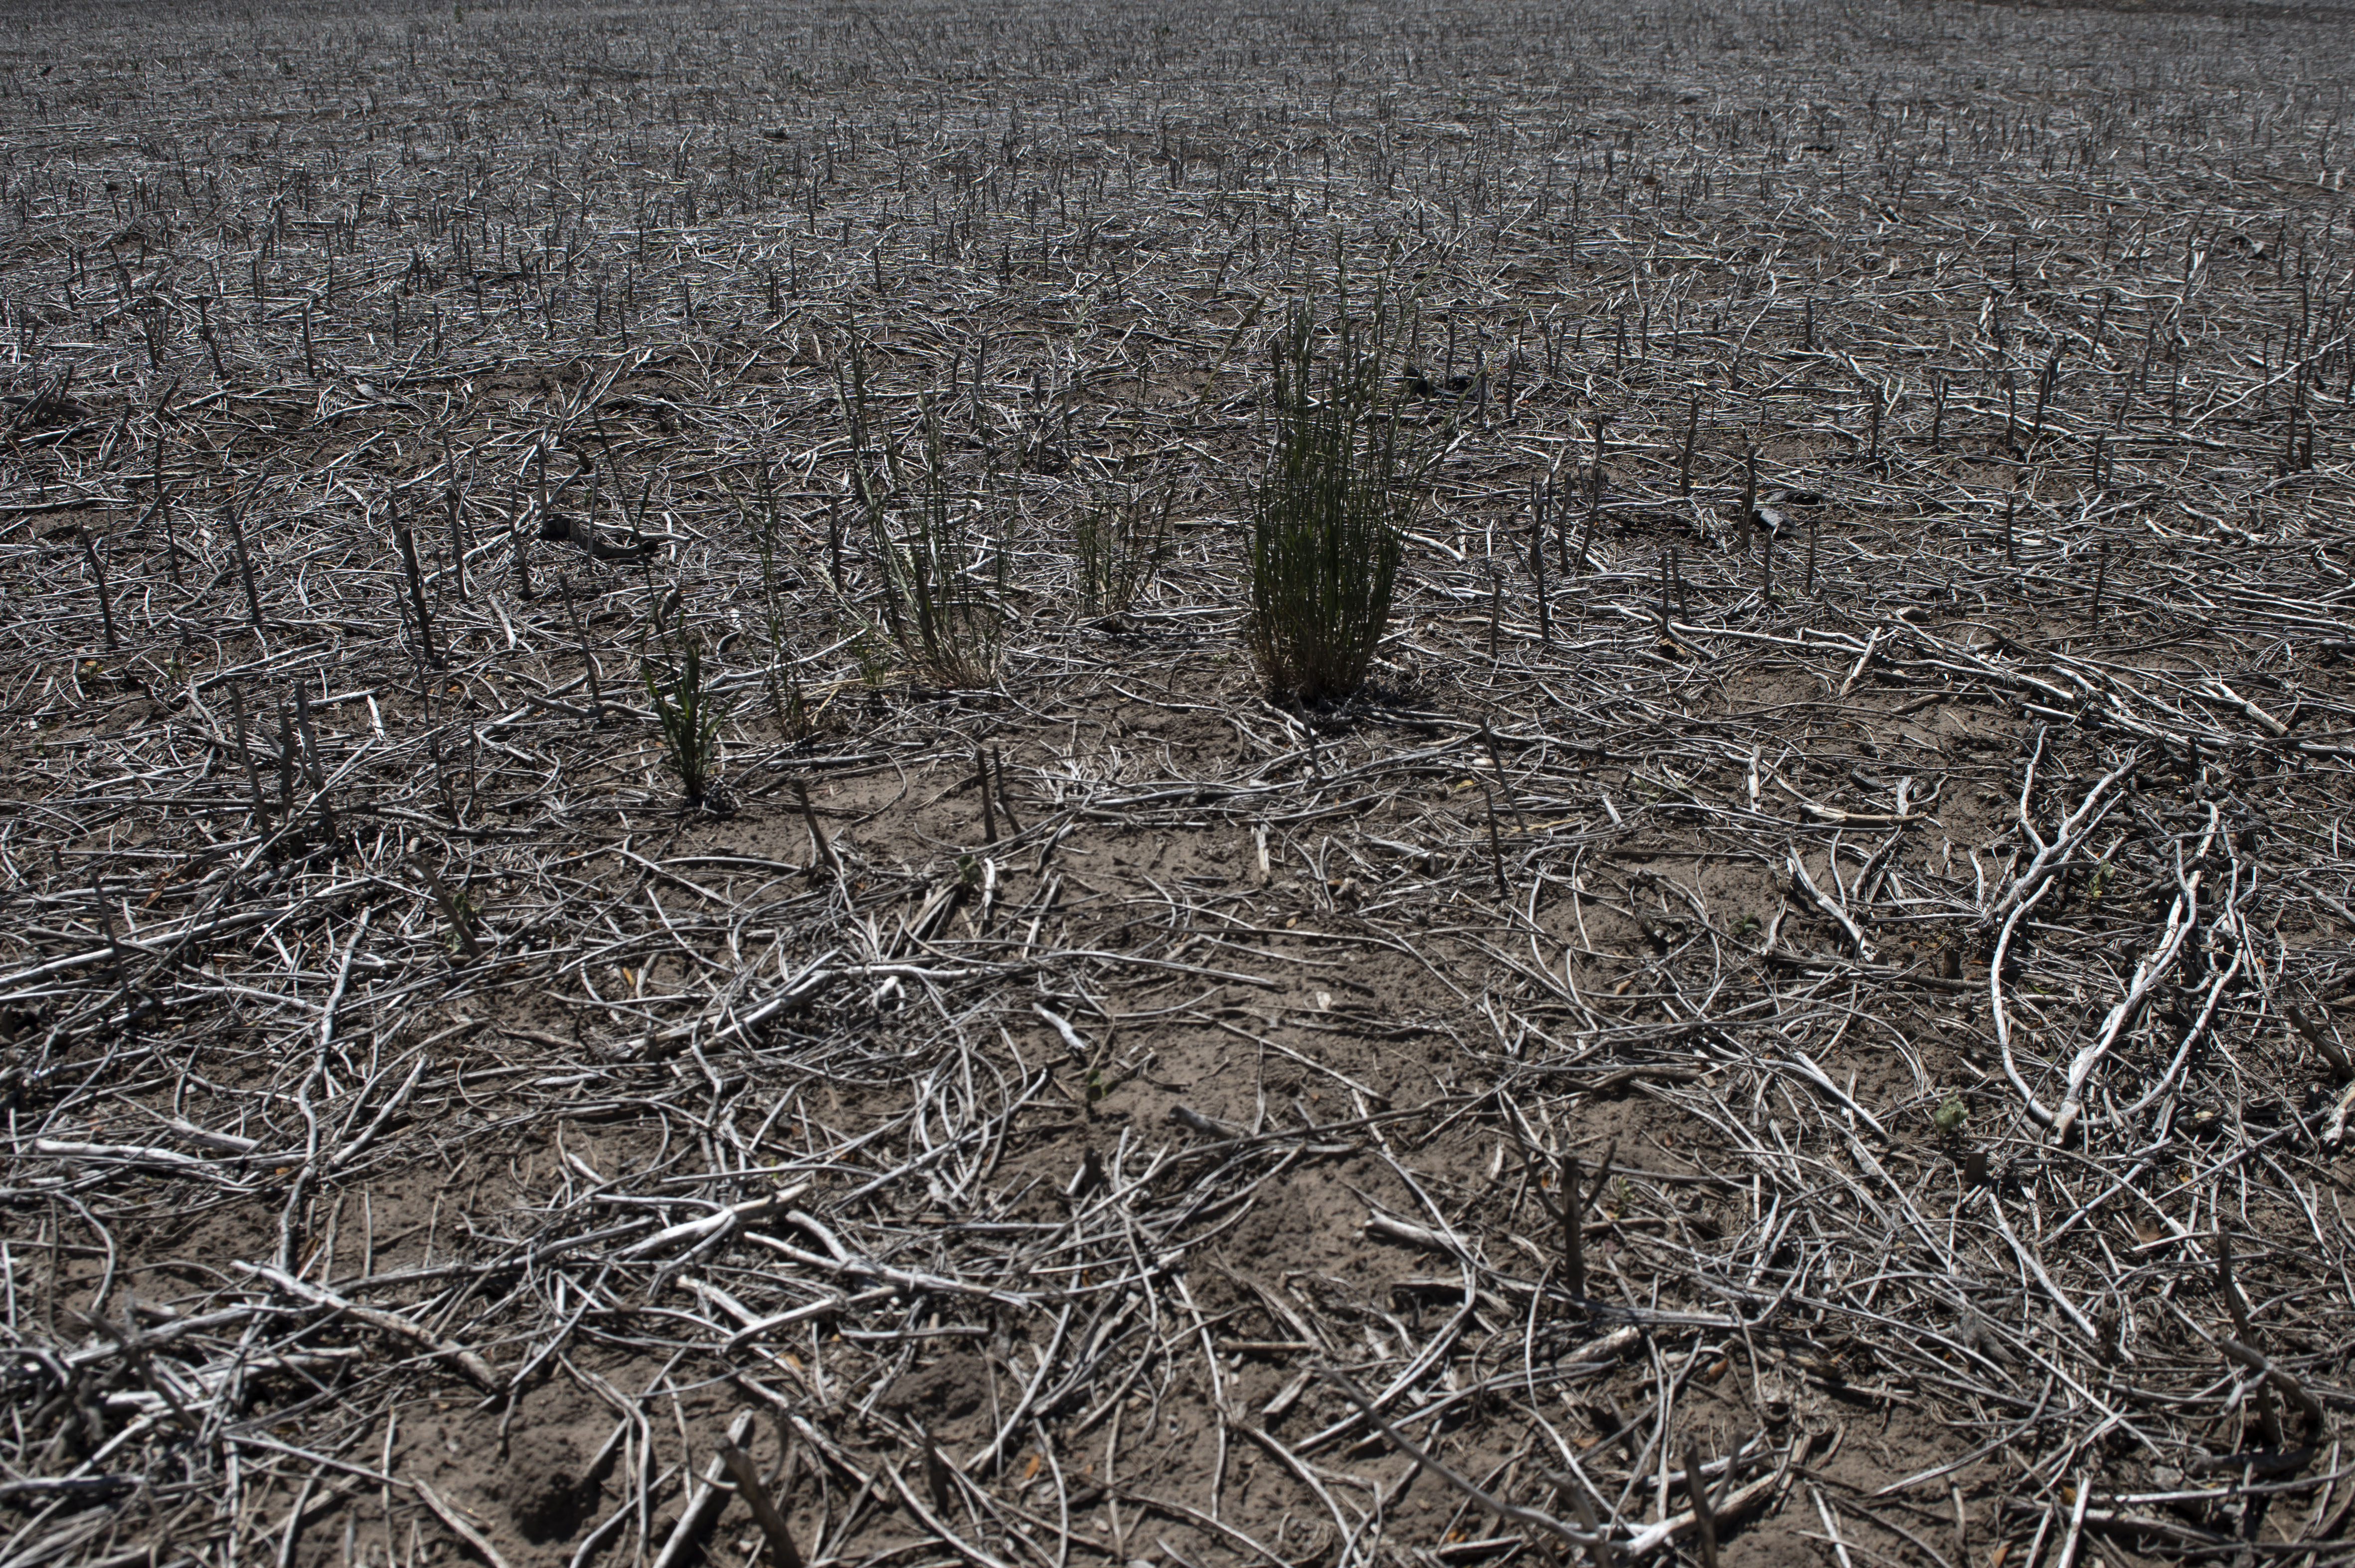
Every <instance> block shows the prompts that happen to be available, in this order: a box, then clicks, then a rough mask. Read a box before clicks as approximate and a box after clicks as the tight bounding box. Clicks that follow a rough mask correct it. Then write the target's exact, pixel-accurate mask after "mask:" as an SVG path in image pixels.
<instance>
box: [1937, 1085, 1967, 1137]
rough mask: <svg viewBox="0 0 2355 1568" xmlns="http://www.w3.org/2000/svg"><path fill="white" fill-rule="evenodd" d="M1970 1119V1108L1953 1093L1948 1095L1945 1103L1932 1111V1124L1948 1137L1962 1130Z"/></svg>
mask: <svg viewBox="0 0 2355 1568" xmlns="http://www.w3.org/2000/svg"><path fill="white" fill-rule="evenodd" d="M1970 1119H1971V1113H1970V1111H1969V1109H1968V1108H1967V1107H1966V1106H1965V1105H1964V1104H1963V1103H1962V1102H1961V1101H1960V1100H1957V1099H1955V1097H1953V1096H1952V1095H1948V1096H1947V1098H1946V1101H1945V1104H1942V1105H1940V1106H1939V1107H1938V1108H1937V1109H1936V1110H1934V1111H1933V1112H1931V1113H1930V1125H1932V1126H1934V1127H1936V1128H1937V1129H1938V1131H1939V1132H1940V1133H1941V1134H1943V1135H1945V1136H1947V1137H1952V1136H1954V1135H1955V1134H1956V1133H1958V1132H1961V1131H1962V1130H1963V1124H1964V1123H1966V1122H1967V1121H1969V1120H1970Z"/></svg>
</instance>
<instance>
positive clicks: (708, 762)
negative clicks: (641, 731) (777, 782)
mask: <svg viewBox="0 0 2355 1568" xmlns="http://www.w3.org/2000/svg"><path fill="white" fill-rule="evenodd" d="M683 642H684V645H683V647H682V649H681V651H680V653H679V655H678V656H677V660H676V662H671V661H667V660H666V661H660V662H658V661H656V660H654V659H651V658H650V659H645V660H643V661H642V662H641V663H640V665H639V667H638V669H639V677H640V678H641V679H642V680H644V681H645V688H646V697H647V699H648V700H649V701H651V702H652V703H653V704H654V709H655V723H656V724H657V725H659V726H660V728H661V730H662V739H663V753H664V758H665V760H666V761H667V762H668V763H670V768H671V771H672V772H673V773H677V775H678V782H679V788H680V790H681V792H682V793H684V794H685V795H686V796H687V806H688V807H689V809H693V808H694V807H697V806H700V805H702V804H703V802H704V797H705V796H706V795H708V794H709V791H710V787H711V771H712V768H713V766H714V764H716V763H718V761H719V725H720V722H721V720H724V719H725V718H726V717H727V709H726V705H725V703H723V702H722V701H721V700H720V699H719V697H718V696H717V694H715V693H714V692H713V690H712V687H711V678H710V674H709V671H708V670H706V669H705V668H704V665H703V650H702V648H701V647H699V646H698V645H697V644H696V642H695V640H694V639H693V638H692V637H691V636H690V637H687V638H685V639H684V640H683Z"/></svg>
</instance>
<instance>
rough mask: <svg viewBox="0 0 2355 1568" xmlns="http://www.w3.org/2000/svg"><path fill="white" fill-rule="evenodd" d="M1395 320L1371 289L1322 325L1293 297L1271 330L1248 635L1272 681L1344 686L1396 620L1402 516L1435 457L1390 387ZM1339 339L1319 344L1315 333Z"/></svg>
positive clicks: (1300, 686)
mask: <svg viewBox="0 0 2355 1568" xmlns="http://www.w3.org/2000/svg"><path fill="white" fill-rule="evenodd" d="M1394 329H1395V323H1394V322H1393V321H1392V319H1391V317H1390V316H1389V315H1388V314H1387V313H1386V312H1385V310H1384V308H1383V304H1382V301H1381V299H1380V296H1379V295H1377V296H1376V300H1375V304H1374V308H1373V312H1372V315H1371V316H1370V318H1369V320H1367V321H1364V322H1353V321H1352V320H1351V319H1350V318H1349V315H1348V309H1347V306H1346V295H1345V304H1344V306H1343V308H1342V309H1341V310H1340V312H1339V313H1337V315H1336V318H1335V319H1334V321H1333V322H1332V323H1331V324H1330V325H1327V326H1326V327H1324V328H1322V329H1320V328H1319V326H1318V325H1317V323H1316V315H1315V313H1314V312H1313V311H1312V310H1311V309H1310V308H1309V307H1308V306H1306V305H1305V304H1301V305H1295V306H1294V307H1293V309H1292V311H1291V313H1290V315H1289V316H1288V317H1287V319H1286V321H1285V324H1284V329H1283V331H1282V332H1281V334H1280V335H1279V336H1278V337H1277V339H1276V345H1275V354H1274V385H1273V405H1272V410H1273V420H1274V426H1275V436H1274V443H1273V450H1272V451H1271V452H1270V453H1269V456H1268V463H1267V469H1266V472H1265V473H1264V475H1263V476H1262V478H1261V480H1260V482H1259V485H1258V487H1257V489H1256V490H1255V491H1254V493H1253V495H1252V502H1251V528H1252V537H1251V561H1250V593H1251V604H1250V617H1249V620H1248V622H1247V624H1246V626H1245V632H1244V635H1245V638H1246V641H1247V642H1248V644H1249V645H1250V648H1251V653H1252V658H1253V659H1254V660H1255V661H1256V662H1257V664H1258V666H1259V669H1260V673H1261V675H1262V676H1263V677H1265V679H1266V681H1267V685H1268V689H1269V691H1270V693H1271V695H1273V696H1274V697H1276V698H1278V699H1292V700H1296V701H1303V702H1315V701H1322V700H1328V699H1338V698H1345V697H1348V695H1349V694H1350V693H1351V692H1354V691H1355V690H1357V688H1358V687H1359V685H1360V684H1361V683H1362V682H1363V681H1364V679H1365V677H1366V670H1367V668H1368V667H1369V666H1370V665H1371V664H1372V662H1373V658H1374V652H1375V650H1376V649H1377V648H1378V647H1379V646H1380V644H1381V640H1382V634H1383V631H1384V629H1385V628H1386V627H1387V626H1388V625H1389V624H1390V614H1391V594H1392V592H1393V590H1394V589H1395V587H1396V585H1397V581H1398V569H1399V560H1400V557H1401V552H1402V550H1403V549H1404V537H1405V532H1406V529H1407V528H1408V526H1409V525H1410V524H1411V523H1412V521H1413V518H1414V516H1415V513H1416V511H1417V509H1418V508H1419V507H1421V505H1422V501H1423V493H1424V490H1425V488H1426V485H1427V481H1428V475H1429V470H1430V463H1429V460H1428V459H1427V458H1426V457H1424V456H1423V453H1422V452H1421V450H1420V449H1419V447H1418V445H1417V443H1415V442H1414V441H1413V440H1412V438H1411V436H1410V433H1409V432H1406V431H1404V430H1403V429H1402V428H1401V423H1400V420H1399V409H1398V404H1397V401H1396V399H1395V396H1394V395H1393V396H1392V397H1391V398H1390V399H1388V400H1386V399H1385V397H1384V393H1385V390H1386V386H1387V378H1386V377H1385V376H1384V374H1383V361H1384V360H1385V359H1386V358H1387V357H1388V355H1389V350H1390V348H1391V336H1393V333H1394ZM1326 339H1329V340H1330V343H1331V347H1332V352H1331V354H1330V355H1329V357H1323V358H1320V357H1319V356H1318V352H1317V350H1318V347H1319V345H1320V341H1323V340H1326Z"/></svg>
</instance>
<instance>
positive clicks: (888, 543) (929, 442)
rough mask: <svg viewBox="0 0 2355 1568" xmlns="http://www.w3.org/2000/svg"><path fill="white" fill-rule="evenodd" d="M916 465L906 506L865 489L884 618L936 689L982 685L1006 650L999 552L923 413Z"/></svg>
mask: <svg viewBox="0 0 2355 1568" xmlns="http://www.w3.org/2000/svg"><path fill="white" fill-rule="evenodd" d="M922 423H923V453H922V469H921V471H920V472H919V473H918V474H917V475H915V478H914V481H913V483H912V484H911V485H910V486H909V490H908V492H906V493H905V495H906V501H907V504H906V505H904V506H903V507H900V508H899V521H898V522H897V523H896V524H895V523H894V522H893V521H892V511H893V508H892V507H891V506H890V504H889V498H887V496H885V495H883V494H882V493H881V492H880V491H879V489H876V488H869V489H868V490H867V492H866V496H865V501H866V510H867V518H868V529H869V531H870V532H871V533H872V535H873V536H874V540H875V549H876V555H877V558H878V559H879V560H880V561H881V563H882V573H881V575H882V579H883V584H882V601H883V624H884V626H885V628H886V629H887V630H888V631H889V632H890V635H891V640H892V641H893V642H895V643H897V644H899V645H900V651H901V652H902V653H903V654H905V655H906V656H907V657H908V658H909V660H910V662H911V663H912V664H914V665H915V666H916V667H917V668H918V670H919V671H921V672H922V674H923V675H924V676H925V677H928V678H929V679H931V680H932V681H933V682H934V683H935V684H937V685H940V686H943V687H951V688H955V687H966V688H970V687H978V686H986V685H988V684H989V682H990V681H991V680H992V679H994V678H995V677H996V674H997V662H998V658H999V656H1000V655H1001V654H1002V653H1003V652H1004V650H1005V644H1006V611H1005V607H1004V606H1005V597H1006V588H1007V564H1006V550H1005V548H1004V546H1003V545H1002V544H999V543H994V542H993V541H991V540H990V539H988V538H987V537H986V534H985V533H984V531H983V529H982V528H981V517H982V513H983V511H984V507H982V505H981V503H980V498H979V497H976V496H964V495H960V494H959V493H958V492H957V491H956V489H955V487H954V485H952V484H951V482H950V477H949V474H948V470H947V466H946V464H944V462H943V459H942V456H941V433H940V423H939V421H938V419H937V418H936V417H935V416H934V413H933V411H932V405H931V403H930V402H929V400H928V401H927V402H926V403H925V405H924V409H923V412H922Z"/></svg>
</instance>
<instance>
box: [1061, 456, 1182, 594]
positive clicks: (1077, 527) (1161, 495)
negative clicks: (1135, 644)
mask: <svg viewBox="0 0 2355 1568" xmlns="http://www.w3.org/2000/svg"><path fill="white" fill-rule="evenodd" d="M1176 499H1177V491H1176V489H1175V488H1174V487H1173V486H1170V485H1163V486H1162V487H1161V488H1160V489H1159V490H1158V491H1154V490H1149V489H1146V488H1144V487H1142V486H1136V485H1128V486H1121V487H1118V488H1116V489H1108V490H1106V491H1104V492H1103V493H1100V494H1098V495H1095V496H1091V497H1090V498H1089V499H1088V501H1087V503H1086V504H1085V505H1083V506H1082V507H1081V508H1080V510H1079V511H1078V512H1077V513H1076V514H1075V515H1074V516H1073V517H1072V518H1071V554H1072V557H1073V559H1074V560H1077V561H1078V563H1079V568H1080V601H1081V603H1082V605H1083V606H1084V607H1085V608H1086V610H1087V613H1089V614H1091V615H1093V616H1097V617H1111V616H1116V615H1120V614H1123V613H1126V611H1127V610H1128V609H1129V607H1130V606H1131V605H1133V604H1135V603H1136V601H1137V598H1138V596H1139V595H1140V594H1142V593H1143V592H1145V590H1146V588H1148V587H1150V586H1151V585H1152V582H1153V579H1154V576H1155V574H1156V573H1157V572H1159V571H1160V570H1161V568H1162V567H1163V566H1164V565H1165V564H1167V561H1168V560H1169V556H1170V526H1169V510H1170V507H1171V506H1172V505H1173V504H1174V503H1175V501H1176Z"/></svg>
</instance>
